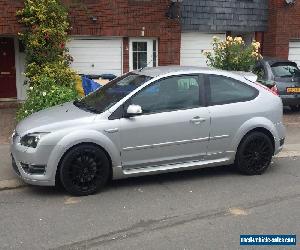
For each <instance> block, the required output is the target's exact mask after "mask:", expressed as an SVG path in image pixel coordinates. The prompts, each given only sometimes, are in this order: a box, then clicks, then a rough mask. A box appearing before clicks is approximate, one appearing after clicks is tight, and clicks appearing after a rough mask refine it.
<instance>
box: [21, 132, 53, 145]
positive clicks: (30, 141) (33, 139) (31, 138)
mask: <svg viewBox="0 0 300 250" xmlns="http://www.w3.org/2000/svg"><path fill="white" fill-rule="evenodd" d="M45 134H47V133H32V134H27V135H24V136H23V137H22V138H21V140H20V143H21V145H23V146H25V147H30V148H36V146H37V144H38V142H39V140H40V139H41V137H42V136H43V135H45Z"/></svg>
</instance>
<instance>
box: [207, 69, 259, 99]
mask: <svg viewBox="0 0 300 250" xmlns="http://www.w3.org/2000/svg"><path fill="white" fill-rule="evenodd" d="M209 84H210V104H211V105H218V104H226V103H234V102H243V101H249V100H252V99H254V98H255V97H256V96H257V95H258V91H257V90H256V89H254V88H252V87H250V86H248V85H247V84H245V83H242V82H240V81H237V80H235V79H232V78H229V77H225V76H217V75H210V76H209Z"/></svg>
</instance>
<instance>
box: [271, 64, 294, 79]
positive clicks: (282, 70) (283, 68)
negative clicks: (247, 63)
mask: <svg viewBox="0 0 300 250" xmlns="http://www.w3.org/2000/svg"><path fill="white" fill-rule="evenodd" d="M272 71H273V74H274V76H276V77H294V76H297V77H300V70H299V69H298V67H297V65H296V64H295V63H275V64H273V65H272Z"/></svg>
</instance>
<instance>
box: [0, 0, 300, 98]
mask: <svg viewBox="0 0 300 250" xmlns="http://www.w3.org/2000/svg"><path fill="white" fill-rule="evenodd" d="M63 1H64V2H65V3H66V4H68V6H69V8H70V21H71V26H72V29H71V31H70V37H71V41H70V43H69V44H68V47H69V49H70V53H71V55H72V56H73V58H74V63H73V64H72V67H73V68H75V69H76V70H77V71H78V72H79V73H81V74H97V75H98V74H102V73H113V74H115V75H121V74H122V73H124V72H127V71H129V70H133V69H137V68H140V67H143V66H145V65H148V66H157V65H170V64H176V65H178V64H181V65H195V66H205V65H206V63H205V58H204V57H203V55H202V54H201V51H202V50H207V49H210V48H211V39H212V36H214V35H217V36H219V37H221V38H224V37H225V36H226V35H228V34H231V35H233V36H237V35H238V36H243V37H244V39H245V40H246V41H248V42H251V40H252V39H256V40H259V41H261V42H262V43H263V44H262V47H263V48H262V49H263V50H262V53H263V55H268V56H277V57H283V58H290V59H292V60H295V61H297V62H298V63H299V65H300V2H299V0H295V1H294V4H290V5H289V4H287V3H286V0H247V1H246V0H242V1H241V0H206V1H202V0H195V1H190V0H183V1H182V0H101V1H100V0H76V1H74V0H63ZM71 2H73V4H70V3H71ZM74 2H75V3H76V4H74ZM292 2H293V1H292ZM22 4H23V1H22V0H0V8H1V12H0V101H1V100H6V99H7V98H15V99H18V100H23V99H24V98H25V96H26V89H25V86H24V84H23V83H24V80H25V79H24V76H23V74H22V72H24V65H25V59H24V51H23V48H22V46H20V43H19V41H18V38H17V33H18V32H19V31H21V29H22V27H21V25H19V24H18V21H17V18H16V15H15V12H16V10H17V9H18V8H22ZM179 4H180V13H179V11H178V8H177V7H178V6H179ZM178 14H180V16H181V18H177V16H178Z"/></svg>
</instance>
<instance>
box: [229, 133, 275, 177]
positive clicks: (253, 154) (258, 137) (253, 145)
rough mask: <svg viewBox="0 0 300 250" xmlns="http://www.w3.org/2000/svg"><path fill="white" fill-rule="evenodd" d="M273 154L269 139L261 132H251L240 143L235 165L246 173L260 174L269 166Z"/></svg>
mask: <svg viewBox="0 0 300 250" xmlns="http://www.w3.org/2000/svg"><path fill="white" fill-rule="evenodd" d="M273 154H274V148H273V144H272V141H271V139H270V138H269V137H268V136H267V135H266V134H264V133H262V132H253V133H250V134H248V135H247V136H246V137H245V138H244V139H243V140H242V142H241V143H240V145H239V147H238V151H237V154H236V159H235V166H236V167H237V168H238V170H239V171H240V172H242V173H244V174H247V175H258V174H262V173H263V172H265V171H266V170H267V168H268V167H269V165H270V163H271V160H272V156H273Z"/></svg>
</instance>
